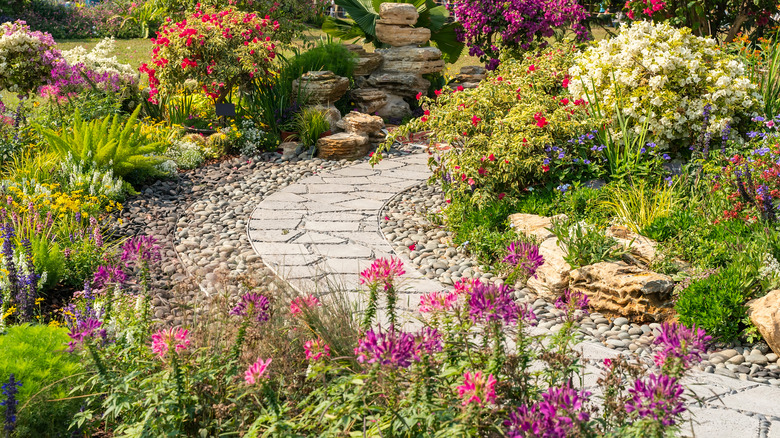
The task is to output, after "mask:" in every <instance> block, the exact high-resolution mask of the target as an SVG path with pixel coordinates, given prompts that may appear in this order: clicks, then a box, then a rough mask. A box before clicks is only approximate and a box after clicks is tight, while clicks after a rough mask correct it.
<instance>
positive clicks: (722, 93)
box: [569, 21, 761, 146]
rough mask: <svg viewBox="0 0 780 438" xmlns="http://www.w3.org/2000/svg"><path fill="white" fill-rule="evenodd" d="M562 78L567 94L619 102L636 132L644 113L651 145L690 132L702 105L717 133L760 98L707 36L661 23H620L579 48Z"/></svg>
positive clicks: (610, 109)
mask: <svg viewBox="0 0 780 438" xmlns="http://www.w3.org/2000/svg"><path fill="white" fill-rule="evenodd" d="M569 75H570V81H569V91H570V92H571V94H572V97H573V98H574V99H583V100H585V101H587V102H590V103H591V104H594V103H596V102H598V104H599V105H600V106H601V108H602V110H603V111H605V113H607V114H614V111H615V108H616V104H619V105H620V107H621V108H622V111H623V114H624V115H625V116H626V117H627V118H628V119H629V120H631V121H632V122H633V124H634V129H635V130H636V132H637V133H639V132H640V131H641V129H642V126H641V125H642V124H643V123H644V121H645V120H646V117H649V120H648V130H649V132H651V133H653V134H654V135H655V136H656V139H655V142H656V143H657V144H658V145H659V146H668V144H669V143H670V142H671V141H672V140H677V139H683V138H694V137H696V136H697V133H698V132H701V130H702V125H703V117H704V116H703V114H704V108H705V106H706V105H708V104H709V105H710V106H711V109H710V121H709V125H708V126H707V130H708V131H710V132H713V133H720V132H721V131H722V130H723V129H724V128H725V127H726V125H728V124H731V125H733V124H735V123H738V122H739V121H740V120H744V119H745V118H746V117H748V116H750V115H752V114H753V113H754V112H755V111H756V110H757V108H758V104H759V102H760V101H761V96H760V95H759V94H758V93H757V92H756V89H757V86H756V85H755V84H753V83H751V82H750V80H749V79H748V78H747V76H746V75H745V67H744V65H743V64H742V63H741V62H739V61H737V60H736V59H735V58H734V57H732V56H730V55H727V54H725V53H723V52H722V51H721V50H719V48H718V45H717V43H716V42H715V40H713V39H710V38H701V37H696V36H693V35H691V31H690V29H688V28H682V29H678V28H674V27H672V26H669V25H668V24H665V23H657V24H653V23H650V22H647V21H637V22H634V24H633V25H631V26H630V27H623V28H622V29H621V31H620V34H619V35H618V36H617V37H615V38H610V39H604V40H601V41H599V42H598V44H595V45H592V46H590V47H589V48H588V49H587V50H585V51H584V52H583V53H581V55H580V56H579V58H578V60H577V63H576V64H575V65H574V66H572V67H571V68H570V69H569ZM617 94H619V95H620V97H621V98H620V100H619V102H618V99H617V98H616V95H617ZM596 99H597V100H596Z"/></svg>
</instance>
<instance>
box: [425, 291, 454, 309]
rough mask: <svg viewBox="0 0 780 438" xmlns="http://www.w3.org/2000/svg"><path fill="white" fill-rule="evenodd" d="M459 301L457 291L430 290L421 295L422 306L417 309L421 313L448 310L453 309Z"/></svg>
mask: <svg viewBox="0 0 780 438" xmlns="http://www.w3.org/2000/svg"><path fill="white" fill-rule="evenodd" d="M457 301H458V293H457V292H429V293H427V294H423V295H422V296H421V297H420V306H419V307H418V308H417V309H418V310H419V311H420V312H421V313H430V312H437V311H447V310H450V309H452V306H454V305H455V303H456V302H457Z"/></svg>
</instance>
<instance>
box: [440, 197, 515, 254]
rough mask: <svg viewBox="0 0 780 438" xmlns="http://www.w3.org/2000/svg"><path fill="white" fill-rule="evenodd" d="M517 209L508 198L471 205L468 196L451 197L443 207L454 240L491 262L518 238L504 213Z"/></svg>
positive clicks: (510, 212)
mask: <svg viewBox="0 0 780 438" xmlns="http://www.w3.org/2000/svg"><path fill="white" fill-rule="evenodd" d="M515 211H516V210H515V208H514V207H513V205H512V204H511V203H509V202H503V201H492V202H487V203H485V204H484V205H482V206H481V207H474V206H472V205H470V204H469V202H468V200H467V199H463V198H457V197H456V198H454V199H453V200H452V203H451V204H450V205H449V207H447V209H446V210H445V215H446V222H447V225H448V226H449V227H450V229H451V230H452V231H453V232H454V233H455V238H454V240H455V243H456V244H458V245H464V246H465V247H466V249H467V250H468V251H469V252H470V253H471V254H473V255H474V256H476V257H477V258H478V259H479V261H481V262H482V263H487V264H492V263H494V262H496V261H498V260H500V258H502V257H503V256H504V254H505V253H506V247H507V246H509V244H510V243H512V242H515V241H517V233H515V231H514V230H513V229H511V228H510V227H509V222H508V221H507V217H509V215H510V214H512V213H514V212H515Z"/></svg>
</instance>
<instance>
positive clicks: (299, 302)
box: [290, 294, 320, 315]
mask: <svg viewBox="0 0 780 438" xmlns="http://www.w3.org/2000/svg"><path fill="white" fill-rule="evenodd" d="M319 305H320V300H318V299H317V297H315V296H314V295H312V294H309V295H306V296H303V297H295V298H293V299H292V301H290V313H292V314H293V315H300V314H301V313H303V309H310V308H312V307H316V306H319Z"/></svg>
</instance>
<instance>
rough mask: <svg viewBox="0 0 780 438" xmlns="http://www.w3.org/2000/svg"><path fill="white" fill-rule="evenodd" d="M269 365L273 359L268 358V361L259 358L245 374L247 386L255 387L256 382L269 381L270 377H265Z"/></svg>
mask: <svg viewBox="0 0 780 438" xmlns="http://www.w3.org/2000/svg"><path fill="white" fill-rule="evenodd" d="M268 365H271V358H268V360H266V361H263V359H261V358H257V362H255V363H253V364H252V365H250V366H249V368H247V369H246V372H244V380H245V381H246V384H247V385H254V384H255V383H256V382H258V381H260V379H267V378H268V376H266V375H265V372H266V371H267V370H268Z"/></svg>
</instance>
